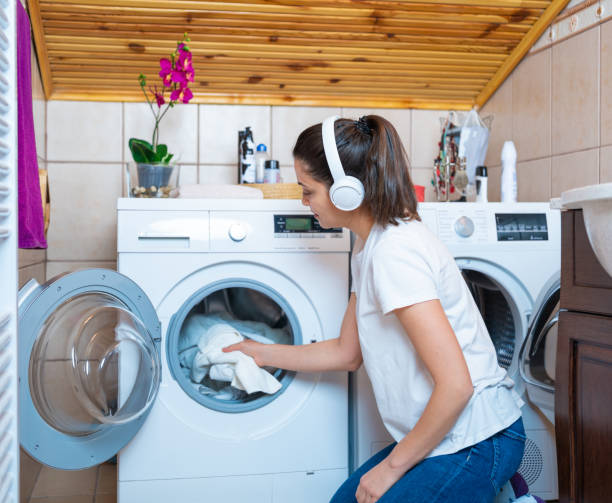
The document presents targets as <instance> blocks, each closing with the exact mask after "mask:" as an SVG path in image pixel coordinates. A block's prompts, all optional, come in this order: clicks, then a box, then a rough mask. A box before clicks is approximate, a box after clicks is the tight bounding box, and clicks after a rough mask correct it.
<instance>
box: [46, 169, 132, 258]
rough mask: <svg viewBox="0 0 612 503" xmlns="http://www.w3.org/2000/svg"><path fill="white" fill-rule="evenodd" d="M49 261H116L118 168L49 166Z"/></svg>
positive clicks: (119, 184) (119, 180) (120, 185)
mask: <svg viewBox="0 0 612 503" xmlns="http://www.w3.org/2000/svg"><path fill="white" fill-rule="evenodd" d="M48 168H49V189H50V192H51V219H50V225H49V232H48V237H47V241H48V245H49V248H48V250H47V260H115V259H116V249H117V248H116V242H117V239H116V234H117V212H116V207H117V198H118V197H120V195H121V187H122V181H121V177H122V170H121V165H119V164H86V163H72V164H69V163H49V166H48Z"/></svg>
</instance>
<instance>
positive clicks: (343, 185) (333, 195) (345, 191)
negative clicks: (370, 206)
mask: <svg viewBox="0 0 612 503" xmlns="http://www.w3.org/2000/svg"><path fill="white" fill-rule="evenodd" d="M363 195H364V190H363V184H362V183H361V181H360V180H359V179H358V178H355V177H354V176H343V177H342V178H340V180H338V181H336V182H334V184H333V185H332V186H331V187H330V188H329V198H330V199H331V201H332V203H333V205H334V206H335V207H336V208H338V209H339V210H342V211H352V210H355V209H357V208H359V206H360V205H361V203H362V202H363Z"/></svg>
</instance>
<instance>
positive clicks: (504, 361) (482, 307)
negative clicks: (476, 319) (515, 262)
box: [461, 269, 516, 369]
mask: <svg viewBox="0 0 612 503" xmlns="http://www.w3.org/2000/svg"><path fill="white" fill-rule="evenodd" d="M461 274H462V275H463V278H464V279H465V282H466V284H467V286H468V288H469V290H470V292H471V294H472V297H474V301H475V302H476V306H477V307H478V310H479V311H480V314H481V315H482V319H483V320H484V322H485V325H486V326H487V330H488V332H489V335H490V336H491V339H492V341H493V345H494V346H495V351H496V353H497V362H498V363H499V365H500V367H502V368H504V369H508V368H509V367H510V365H511V364H512V359H513V358H514V351H515V345H516V324H515V320H514V315H513V312H512V309H511V306H510V304H509V302H508V300H507V298H506V296H505V295H504V292H503V291H502V288H501V287H500V286H499V285H498V284H497V283H496V282H495V281H493V280H492V279H491V278H489V276H487V275H485V274H483V273H481V272H479V271H474V270H471V269H463V270H462V271H461Z"/></svg>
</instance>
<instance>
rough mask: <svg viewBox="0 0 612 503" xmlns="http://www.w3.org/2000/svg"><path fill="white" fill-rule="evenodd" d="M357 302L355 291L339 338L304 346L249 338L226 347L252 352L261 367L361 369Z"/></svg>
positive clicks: (297, 369) (246, 352)
mask: <svg viewBox="0 0 612 503" xmlns="http://www.w3.org/2000/svg"><path fill="white" fill-rule="evenodd" d="M355 304H356V300H355V294H351V297H350V299H349V303H348V306H347V308H346V311H345V313H344V319H343V320H342V326H341V328H340V337H337V338H336V339H330V340H327V341H321V342H316V343H313V344H305V345H301V346H291V345H285V344H261V343H259V342H255V341H252V340H248V339H245V340H244V341H242V342H239V343H238V344H232V345H231V346H228V347H226V348H224V349H223V351H225V352H228V351H242V352H243V353H244V354H246V355H249V356H252V357H253V359H254V360H255V363H257V365H259V366H260V367H264V366H269V367H278V368H282V369H287V370H295V371H299V372H322V371H326V370H357V369H358V368H359V367H360V366H361V362H362V358H361V348H360V347H359V336H358V334H357V319H356V315H355Z"/></svg>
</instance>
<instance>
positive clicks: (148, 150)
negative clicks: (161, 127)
mask: <svg viewBox="0 0 612 503" xmlns="http://www.w3.org/2000/svg"><path fill="white" fill-rule="evenodd" d="M128 145H129V147H130V152H132V158H133V159H134V161H135V162H155V157H156V155H155V152H154V151H153V146H152V145H151V144H150V143H149V142H148V141H145V140H139V139H138V138H130V141H129V142H128Z"/></svg>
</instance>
